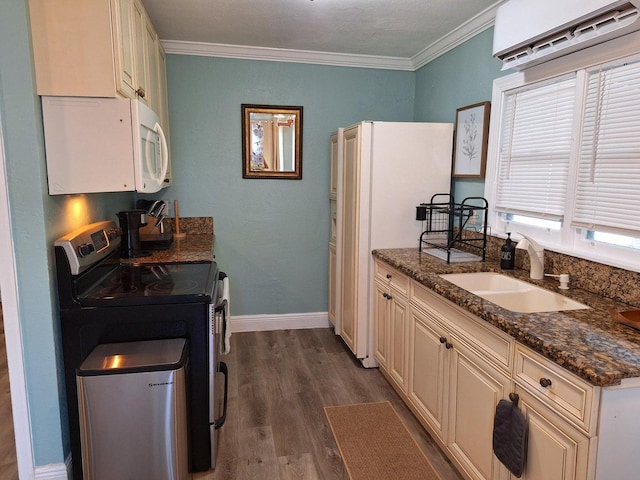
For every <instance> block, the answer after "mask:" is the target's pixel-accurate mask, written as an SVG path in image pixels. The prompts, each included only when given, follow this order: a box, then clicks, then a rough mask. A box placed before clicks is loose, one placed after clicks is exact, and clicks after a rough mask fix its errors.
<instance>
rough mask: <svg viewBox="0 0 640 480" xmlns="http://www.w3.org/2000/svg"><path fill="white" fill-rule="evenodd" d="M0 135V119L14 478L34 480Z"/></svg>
mask: <svg viewBox="0 0 640 480" xmlns="http://www.w3.org/2000/svg"><path fill="white" fill-rule="evenodd" d="M2 132H3V129H2V118H1V117H0V291H2V313H3V317H4V335H5V342H6V344H7V363H8V365H9V382H10V384H11V409H12V412H13V430H14V435H15V440H16V454H17V459H18V474H19V477H20V478H21V479H24V480H30V479H33V478H34V466H33V448H32V439H31V427H30V425H29V410H28V404H27V387H26V382H25V376H24V362H23V352H22V333H21V331H20V321H19V314H18V292H17V290H16V283H17V278H16V269H15V255H14V248H13V237H12V235H11V231H12V229H11V216H10V211H9V195H8V191H7V173H6V168H5V154H4V141H3V137H2Z"/></svg>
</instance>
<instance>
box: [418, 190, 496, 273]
mask: <svg viewBox="0 0 640 480" xmlns="http://www.w3.org/2000/svg"><path fill="white" fill-rule="evenodd" d="M488 209H489V204H488V202H487V200H486V199H485V198H483V197H467V198H465V199H464V200H463V201H462V202H461V203H456V201H455V200H454V198H453V195H451V194H448V193H436V194H435V195H433V196H432V197H431V201H430V202H429V203H421V204H420V205H418V206H417V207H416V220H421V221H422V222H423V232H422V234H421V235H420V244H419V250H420V251H421V252H423V251H424V252H425V253H429V254H432V255H434V256H436V257H438V258H442V259H443V260H446V261H447V263H451V262H465V261H483V262H484V261H485V256H486V250H487V210H488Z"/></svg>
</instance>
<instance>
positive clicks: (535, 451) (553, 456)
mask: <svg viewBox="0 0 640 480" xmlns="http://www.w3.org/2000/svg"><path fill="white" fill-rule="evenodd" d="M516 393H517V394H518V396H519V399H520V400H519V402H518V405H519V407H520V410H521V411H522V412H523V413H524V415H525V417H526V418H527V424H528V425H529V445H528V450H527V463H526V465H525V469H524V473H523V475H522V477H520V478H521V479H526V480H584V479H587V478H588V477H587V469H588V456H589V441H590V440H589V438H588V437H587V436H586V435H585V434H584V433H582V432H580V431H579V430H578V429H577V428H576V427H574V426H573V425H571V424H570V423H568V422H567V421H566V420H564V419H563V418H561V417H560V416H559V415H557V414H556V413H554V412H553V411H552V410H551V409H549V408H548V407H546V406H544V405H543V404H542V403H541V402H539V401H538V400H536V399H535V398H533V397H532V396H531V395H530V394H528V393H527V392H525V391H524V390H522V389H520V388H516ZM594 441H595V440H594ZM612 475H613V477H612V478H614V477H615V474H614V473H613V472H612ZM512 479H513V480H515V479H516V477H515V476H512Z"/></svg>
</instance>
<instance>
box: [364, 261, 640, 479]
mask: <svg viewBox="0 0 640 480" xmlns="http://www.w3.org/2000/svg"><path fill="white" fill-rule="evenodd" d="M375 262H376V264H378V263H379V264H380V265H381V267H380V271H383V268H386V269H387V270H389V271H390V273H391V275H392V276H393V275H395V274H400V275H403V274H401V273H400V272H398V271H397V270H396V269H395V268H393V267H391V266H389V265H388V264H386V263H385V262H382V261H380V260H379V259H375ZM376 283H380V281H379V280H377V281H376ZM408 305H409V311H408V314H409V321H408V324H407V325H408V328H409V336H408V342H409V348H408V349H407V350H406V355H408V359H409V360H408V390H407V391H406V393H405V392H403V391H402V390H401V389H399V388H398V386H397V382H396V380H395V377H393V376H392V375H391V373H390V370H389V359H390V357H391V354H390V351H389V350H387V352H386V358H387V361H386V364H384V363H383V362H382V361H380V367H381V371H382V372H383V374H384V375H385V376H386V377H387V378H388V379H389V380H390V383H391V385H393V386H394V387H395V388H396V390H398V392H399V393H400V395H401V396H402V397H403V399H404V400H405V402H406V403H407V405H408V406H409V407H410V408H411V410H412V411H413V412H414V413H415V414H416V416H417V417H418V419H420V421H421V423H422V424H423V425H424V426H425V428H426V429H427V430H428V431H429V432H430V433H431V434H432V436H433V438H434V439H436V441H437V442H438V443H439V444H440V446H441V447H442V448H443V450H444V452H445V453H446V454H447V456H448V457H449V458H450V459H451V460H452V462H453V463H454V464H455V465H456V467H457V468H458V470H459V471H460V473H461V474H462V475H463V476H464V477H465V478H467V479H473V480H478V479H492V480H505V479H509V480H515V478H516V477H514V476H513V475H511V474H510V473H509V471H508V470H507V469H506V467H504V465H502V464H501V463H500V462H499V461H498V459H497V458H496V457H495V455H493V451H492V432H493V418H494V413H495V407H496V405H497V403H498V402H499V400H500V399H502V398H508V396H509V393H511V392H513V393H515V394H517V395H518V406H519V408H520V410H521V411H522V412H523V413H524V415H525V418H526V419H527V423H528V426H529V437H528V439H529V443H528V453H527V456H528V458H527V464H526V466H525V470H524V474H523V476H522V477H521V478H523V479H526V480H594V479H595V480H610V479H618V478H635V477H636V476H637V471H638V469H639V468H640V457H639V456H638V453H637V437H638V432H640V416H639V415H637V398H638V397H639V396H640V378H630V379H625V380H622V382H621V384H620V385H617V386H611V387H598V386H594V385H592V384H590V383H589V382H587V381H586V380H584V379H582V378H580V377H578V376H577V375H575V374H573V373H572V372H570V371H568V370H566V369H564V368H562V367H561V366H559V365H558V364H556V363H555V362H553V361H551V360H549V359H547V358H545V357H543V356H542V355H540V354H538V353H537V352H534V351H533V350H531V349H530V348H528V347H526V346H525V345H522V344H521V343H519V342H516V341H515V339H513V338H512V337H510V336H508V335H507V334H505V333H504V332H502V331H501V330H499V329H497V328H495V327H493V326H492V325H489V324H488V323H486V322H485V321H483V320H482V319H480V318H478V317H476V316H474V315H473V314H471V313H469V312H467V311H466V310H464V309H463V308H462V307H459V306H457V305H455V304H454V303H452V302H450V301H448V300H447V299H445V298H443V297H442V296H440V295H438V294H436V293H435V292H433V291H432V290H430V289H429V288H427V287H425V286H424V285H422V284H421V283H420V282H418V281H416V280H414V279H411V278H410V279H409V287H408ZM375 306H376V311H375V314H376V316H377V315H378V311H379V310H380V309H383V308H384V303H381V302H376V304H375ZM379 331H384V330H381V329H379V328H377V329H376V333H378V332H379ZM376 342H378V339H376ZM387 344H389V343H388V340H387Z"/></svg>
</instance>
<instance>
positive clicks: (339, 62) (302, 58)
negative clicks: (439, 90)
mask: <svg viewBox="0 0 640 480" xmlns="http://www.w3.org/2000/svg"><path fill="white" fill-rule="evenodd" d="M161 43H162V46H163V48H164V50H165V52H166V53H173V54H177V55H197V56H204V57H223V58H237V59H243V60H264V61H270V62H293V63H310V64H316V65H333V66H339V67H358V68H378V69H384V70H407V71H413V70H414V68H413V63H412V62H411V59H410V58H401V57H381V56H375V55H352V54H346V53H331V52H314V51H311V50H290V49H284V48H269V47H250V46H245V45H226V44H221V43H204V42H185V41H180V40H161Z"/></svg>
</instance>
